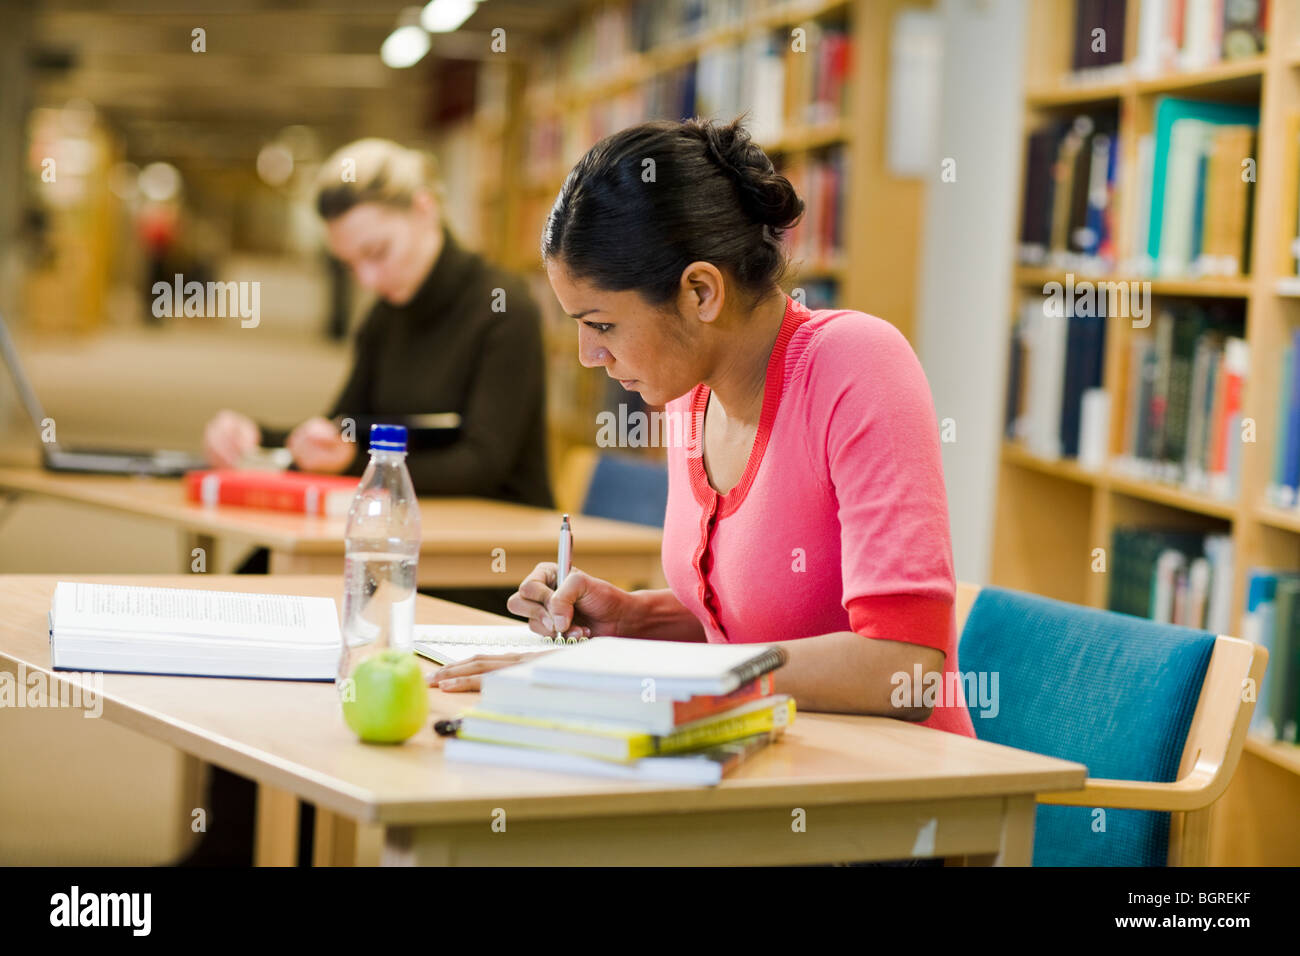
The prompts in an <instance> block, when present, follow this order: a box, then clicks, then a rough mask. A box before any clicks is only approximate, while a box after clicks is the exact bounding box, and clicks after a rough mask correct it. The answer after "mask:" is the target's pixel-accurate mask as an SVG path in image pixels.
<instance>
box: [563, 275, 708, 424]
mask: <svg viewBox="0 0 1300 956" xmlns="http://www.w3.org/2000/svg"><path fill="white" fill-rule="evenodd" d="M546 274H547V276H548V277H549V278H550V280H551V288H552V289H554V290H555V297H556V298H557V299H559V301H560V306H561V307H562V308H563V309H564V311H565V312H567V313H568V314H569V315H571V316H572V317H573V318H575V319H577V320H578V361H579V362H581V363H582V364H583V365H585V366H586V367H587V368H603V369H604V370H605V374H607V375H608V376H609V377H610V378H612V379H616V380H617V381H618V382H619V383H620V384H621V385H622V386H623V387H624V388H625V389H627V390H628V391H629V392H639V393H640V394H641V397H642V398H644V399H645V400H646V402H647V403H648V404H650V405H663V404H665V403H667V402H669V401H671V400H672V399H674V398H677V397H679V396H681V395H685V394H686V393H687V392H689V391H690V390H691V389H692V388H694V387H695V386H696V385H698V384H699V383H700V382H701V381H703V378H702V374H703V367H704V363H703V359H704V356H702V355H701V354H700V350H699V349H698V348H696V347H694V344H695V343H694V339H695V338H696V335H697V330H693V329H691V328H690V325H689V320H687V319H683V318H682V317H681V316H680V315H679V314H677V313H676V312H674V311H673V310H672V309H671V307H669V308H663V307H655V306H652V305H650V304H649V303H647V302H646V300H645V299H644V298H642V296H641V294H640V293H639V292H635V291H624V292H609V291H607V290H604V289H599V288H597V287H596V286H594V285H592V284H591V283H590V282H588V281H586V280H583V279H576V278H574V277H573V276H572V275H570V274H569V271H568V270H567V269H566V268H565V266H564V263H563V262H562V261H560V260H548V261H547V263H546ZM674 330H677V331H676V332H675V331H674ZM678 333H680V334H678ZM693 333H694V334H693Z"/></svg>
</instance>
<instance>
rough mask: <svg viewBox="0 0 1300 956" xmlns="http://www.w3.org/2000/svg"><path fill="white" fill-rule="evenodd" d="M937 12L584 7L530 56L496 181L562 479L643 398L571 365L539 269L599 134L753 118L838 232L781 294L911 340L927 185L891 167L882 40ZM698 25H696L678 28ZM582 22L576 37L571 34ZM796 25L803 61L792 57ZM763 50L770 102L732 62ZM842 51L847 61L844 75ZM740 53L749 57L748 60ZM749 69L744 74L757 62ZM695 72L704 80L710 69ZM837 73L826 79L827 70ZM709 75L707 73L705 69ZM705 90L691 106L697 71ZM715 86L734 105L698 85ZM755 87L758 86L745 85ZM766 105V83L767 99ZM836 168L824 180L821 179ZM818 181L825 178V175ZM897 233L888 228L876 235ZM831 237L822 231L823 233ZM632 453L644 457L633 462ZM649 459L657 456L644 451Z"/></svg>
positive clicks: (615, 0) (572, 354)
mask: <svg viewBox="0 0 1300 956" xmlns="http://www.w3.org/2000/svg"><path fill="white" fill-rule="evenodd" d="M930 5H931V4H930V2H928V0H748V2H742V0H719V2H716V3H713V2H711V3H708V4H697V3H683V2H678V0H667V2H659V3H655V2H648V0H604V2H596V0H592V2H588V3H587V4H585V6H584V7H583V13H582V16H581V17H580V18H579V17H569V18H566V21H565V22H564V23H563V24H556V28H555V30H554V31H553V32H551V33H550V34H548V35H546V36H544V37H543V38H542V40H541V42H540V44H539V46H538V48H537V49H535V50H532V51H530V55H529V57H528V64H527V69H526V76H525V77H524V78H523V80H522V86H521V89H520V90H519V91H518V96H517V101H516V103H515V109H516V113H515V115H516V116H517V117H518V120H517V122H515V123H513V124H512V126H513V127H514V132H515V137H516V142H515V143H514V144H513V146H512V147H507V151H508V153H509V154H510V155H513V156H517V157H518V159H519V161H518V163H516V164H515V167H516V170H517V172H516V173H514V174H512V175H510V176H507V178H506V179H505V180H504V181H503V182H502V183H501V190H502V195H503V197H504V198H503V200H502V202H503V205H504V207H505V208H506V209H508V210H510V212H509V213H508V216H509V220H508V224H507V233H506V234H507V236H508V237H509V239H508V241H507V244H506V246H505V247H504V248H501V249H497V250H494V251H495V252H496V253H497V255H498V258H500V260H501V261H503V262H504V263H505V264H506V265H507V266H509V267H510V268H512V269H513V270H515V271H516V272H519V273H522V274H525V275H530V276H532V277H533V280H534V282H535V292H536V296H537V298H538V300H539V302H542V303H543V311H544V312H545V313H546V346H547V353H548V375H549V378H550V382H551V406H550V415H551V419H552V442H551V450H552V462H553V464H554V465H555V467H562V463H563V461H564V460H565V457H566V455H567V454H568V452H569V451H571V450H573V449H574V448H581V447H588V448H589V447H590V446H591V445H592V444H593V442H594V439H595V433H596V424H595V421H596V414H597V413H598V412H599V411H602V410H606V409H613V408H614V407H616V405H617V404H618V403H619V402H627V403H628V404H629V406H631V407H634V406H632V403H633V402H635V401H636V399H637V398H638V396H636V395H632V396H630V397H629V396H628V395H626V394H625V393H623V392H622V391H621V389H618V387H617V385H615V386H614V388H613V389H611V388H610V387H609V385H610V383H609V382H608V381H607V380H606V376H605V373H604V372H603V371H602V370H600V369H584V368H582V367H581V366H580V365H579V364H578V362H577V359H576V353H577V331H576V327H575V325H574V323H573V321H572V320H571V319H569V318H568V317H567V316H565V315H564V314H563V313H562V312H561V310H560V309H559V307H558V304H557V303H555V300H554V296H553V294H552V293H551V291H550V288H549V286H548V285H547V283H546V280H545V275H544V273H543V272H542V271H541V263H540V261H539V258H538V245H539V237H540V235H541V230H542V227H543V225H544V223H545V219H546V215H547V213H548V212H549V211H550V208H551V205H552V203H553V202H554V199H555V196H556V194H557V193H558V192H559V189H560V186H561V184H562V183H563V181H564V176H565V175H566V174H567V172H568V170H569V169H570V168H571V167H572V165H573V164H574V163H575V162H576V161H577V160H578V159H579V158H580V157H581V155H582V154H583V153H584V152H585V151H586V150H587V149H588V148H589V147H590V146H591V145H593V144H594V143H595V141H596V140H597V139H599V138H601V137H602V136H604V135H607V134H609V133H612V132H615V131H616V130H618V129H622V128H624V127H626V126H629V125H632V124H634V123H638V122H642V121H645V120H649V119H679V118H682V117H684V116H692V115H704V116H711V117H713V118H716V119H723V120H730V119H732V118H733V117H734V116H736V115H738V114H739V113H741V112H745V111H749V112H750V116H751V120H750V128H751V132H753V134H754V136H755V139H756V140H757V141H758V142H759V143H760V144H761V145H762V146H763V147H764V149H765V150H767V151H768V153H769V154H770V155H771V156H772V157H773V161H774V162H775V163H776V165H777V166H778V168H780V169H781V170H782V171H783V172H785V173H786V174H787V175H789V176H790V177H791V179H792V181H793V182H794V183H795V185H796V188H798V189H799V190H800V193H801V195H804V198H805V199H806V200H807V199H808V198H809V197H808V194H807V191H809V190H812V191H814V192H815V190H816V189H817V188H818V184H820V185H821V187H824V188H826V189H827V190H828V195H829V196H830V197H832V198H830V199H829V200H828V201H827V202H828V204H829V207H828V208H831V209H833V210H834V216H835V217H837V218H838V226H837V227H834V228H831V229H830V232H831V234H832V236H833V237H834V241H831V242H829V243H828V242H818V241H809V242H807V243H806V244H803V243H802V242H801V240H802V239H806V238H808V234H809V233H810V232H811V231H812V230H813V229H815V228H816V227H815V224H814V223H813V219H814V218H815V217H811V216H810V217H808V218H807V219H806V224H807V225H811V226H812V229H809V228H804V232H803V233H802V234H800V233H798V232H795V233H792V234H791V235H790V236H789V237H788V239H789V240H790V242H791V268H790V270H789V273H788V275H787V278H786V282H785V287H786V289H787V291H791V290H793V289H795V288H801V289H803V290H804V295H805V301H806V302H807V304H808V305H810V306H811V307H814V308H821V307H825V306H827V305H842V306H845V307H849V308H856V309H861V310H863V311H867V312H871V313H873V314H876V315H879V316H881V317H883V318H886V319H888V320H889V321H890V322H892V323H894V324H895V325H896V326H898V327H899V328H900V329H901V330H902V331H903V333H904V334H905V335H907V336H908V337H909V338H911V337H912V336H913V320H914V312H915V301H914V297H915V286H916V276H917V261H916V260H917V249H918V246H919V228H920V221H921V218H922V217H921V210H922V206H921V200H922V195H923V183H922V182H921V181H920V180H917V179H908V178H901V177H898V176H895V175H893V174H892V173H891V172H890V171H889V170H888V169H887V168H886V159H885V156H886V150H885V142H884V140H885V123H886V114H887V99H886V97H887V95H888V71H889V42H890V30H891V25H892V21H893V18H894V16H895V14H896V13H898V12H899V11H900V10H903V9H907V8H927V7H929V6H930ZM687 13H692V14H693V16H692V17H691V19H690V20H689V22H687V21H683V20H682V19H681V18H682V16H683V15H685V14H687ZM579 23H580V24H581V25H580V26H579V25H575V24H579ZM795 28H802V29H803V30H804V31H805V35H806V49H805V51H803V52H801V53H799V54H795V53H794V51H792V50H791V49H790V47H791V38H792V31H793V30H794V29H795ZM764 40H766V42H767V43H768V44H769V53H770V55H771V56H772V57H773V58H774V59H773V61H772V62H775V63H779V64H780V66H779V71H780V73H781V77H780V79H779V80H776V81H772V80H770V78H769V80H768V82H769V83H770V82H775V84H776V88H777V93H776V94H775V101H773V97H772V96H767V97H765V96H764V95H763V94H762V92H761V91H759V90H758V88H757V87H751V86H742V85H741V84H734V85H733V86H731V87H727V83H726V81H727V80H729V79H733V78H734V77H733V76H732V72H731V71H732V70H733V68H734V67H735V64H736V62H737V61H736V60H734V59H728V58H729V57H732V56H734V55H735V54H736V51H747V50H748V48H749V45H750V44H755V43H758V44H760V46H761V44H762V42H763V41H764ZM833 44H840V46H841V47H842V48H843V47H847V48H848V50H849V53H848V59H847V61H838V62H844V63H845V64H846V68H844V69H836V68H833V67H831V68H828V67H827V66H826V64H827V63H831V62H837V61H836V60H835V59H834V58H835V56H837V54H836V53H835V52H834V48H833ZM746 55H748V54H747V53H741V56H742V57H743V56H746ZM741 62H744V64H745V69H749V68H750V66H751V63H750V62H749V61H747V60H742V61H741ZM702 64H703V65H704V66H705V67H706V69H701V66H702ZM827 69H829V71H830V72H829V73H828V74H826V75H823V74H822V73H820V72H819V71H822V70H827ZM711 70H712V72H711ZM692 73H697V74H698V75H697V82H694V85H693V86H691V85H690V84H688V87H689V88H690V89H692V90H694V92H693V93H683V87H682V84H683V83H684V82H685V79H684V78H685V77H687V76H688V74H692ZM719 75H721V76H722V77H723V81H722V82H720V83H719V84H718V85H719V86H722V87H727V90H728V91H729V95H727V94H726V93H724V94H723V95H717V93H718V91H717V90H716V89H712V88H709V87H706V86H705V85H704V80H703V78H704V77H707V76H712V77H713V79H715V80H716V79H717V77H718V76H719ZM744 75H746V76H752V75H753V74H744ZM762 89H765V90H767V91H768V92H769V93H770V92H771V90H772V87H771V86H768V87H764V88H762ZM828 167H829V170H830V171H829V172H828V171H827V169H828ZM819 177H820V178H819ZM882 222H886V223H889V224H890V225H889V228H888V229H887V230H881V229H879V228H878V227H875V226H873V224H875V223H882ZM828 228H829V227H828ZM629 450H630V451H636V449H629ZM644 451H645V453H647V454H651V455H654V454H658V453H659V450H658V449H655V448H648V449H645V450H644Z"/></svg>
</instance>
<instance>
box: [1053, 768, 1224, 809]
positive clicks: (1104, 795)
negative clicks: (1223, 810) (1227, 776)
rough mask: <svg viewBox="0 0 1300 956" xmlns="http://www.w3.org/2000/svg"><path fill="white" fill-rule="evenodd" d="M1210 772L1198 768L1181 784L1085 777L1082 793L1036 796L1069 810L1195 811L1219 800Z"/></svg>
mask: <svg viewBox="0 0 1300 956" xmlns="http://www.w3.org/2000/svg"><path fill="white" fill-rule="evenodd" d="M1215 777H1216V772H1215V770H1214V769H1213V768H1204V767H1198V768H1197V769H1196V770H1193V771H1192V772H1191V773H1190V774H1188V775H1187V776H1186V777H1184V778H1183V779H1182V780H1175V781H1174V782H1173V783H1151V782H1150V781H1146V780H1107V779H1104V778H1101V777H1089V778H1088V779H1087V780H1085V781H1084V782H1083V789H1082V790H1064V791H1061V792H1059V793H1040V794H1038V797H1037V800H1038V802H1039V803H1049V804H1053V805H1057V806H1069V807H1113V808H1115V809H1119V810H1179V811H1182V810H1199V809H1201V808H1202V807H1207V806H1209V805H1210V804H1211V803H1213V802H1214V801H1215V800H1217V799H1218V798H1219V794H1220V793H1221V792H1222V790H1221V789H1219V788H1216V787H1215V786H1214V783H1215Z"/></svg>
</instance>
